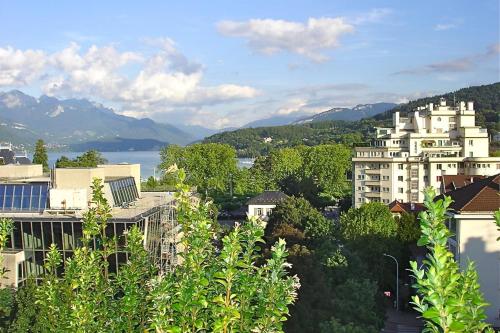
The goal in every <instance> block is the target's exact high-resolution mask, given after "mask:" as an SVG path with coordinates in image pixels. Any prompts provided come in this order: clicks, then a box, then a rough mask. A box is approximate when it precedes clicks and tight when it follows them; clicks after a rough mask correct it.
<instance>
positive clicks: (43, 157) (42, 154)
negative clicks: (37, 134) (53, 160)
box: [33, 139, 49, 172]
mask: <svg viewBox="0 0 500 333" xmlns="http://www.w3.org/2000/svg"><path fill="white" fill-rule="evenodd" d="M33 164H41V165H42V166H43V171H44V172H47V171H49V157H48V156H47V148H45V142H43V140H42V139H39V140H38V141H37V142H36V145H35V153H34V154H33Z"/></svg>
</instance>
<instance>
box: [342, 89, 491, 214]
mask: <svg viewBox="0 0 500 333" xmlns="http://www.w3.org/2000/svg"><path fill="white" fill-rule="evenodd" d="M392 122H393V124H392V127H390V128H377V129H376V131H377V132H376V138H375V139H374V140H373V142H372V143H371V146H370V147H356V148H355V152H354V157H353V158H352V162H353V163H352V167H353V172H352V174H353V179H352V184H353V205H354V206H355V207H359V206H361V205H362V204H363V203H367V202H382V203H386V204H389V203H391V202H392V201H394V200H398V201H401V202H423V199H424V198H423V193H422V190H423V189H424V188H425V187H428V186H433V187H434V188H436V189H437V190H439V189H440V188H441V181H442V176H444V175H469V176H476V175H486V176H487V175H492V174H495V173H498V172H499V170H500V158H499V157H490V156H489V138H488V132H487V130H486V129H484V128H480V127H479V126H476V124H475V111H474V104H473V102H468V103H467V105H466V103H465V102H460V103H459V105H458V106H449V105H447V104H446V101H445V100H444V99H441V100H440V103H439V105H434V104H433V103H430V104H428V105H426V106H425V107H419V108H417V109H416V110H414V111H413V112H410V113H409V114H408V115H407V117H402V116H401V115H400V113H399V112H398V111H396V112H394V113H393V117H392Z"/></svg>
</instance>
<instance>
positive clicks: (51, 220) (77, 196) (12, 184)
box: [0, 164, 177, 286]
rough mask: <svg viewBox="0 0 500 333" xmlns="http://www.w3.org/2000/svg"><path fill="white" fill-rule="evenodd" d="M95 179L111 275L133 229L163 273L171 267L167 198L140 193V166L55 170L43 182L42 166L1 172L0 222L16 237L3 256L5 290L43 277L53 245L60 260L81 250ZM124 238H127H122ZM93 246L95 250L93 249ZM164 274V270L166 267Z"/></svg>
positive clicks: (7, 168)
mask: <svg viewBox="0 0 500 333" xmlns="http://www.w3.org/2000/svg"><path fill="white" fill-rule="evenodd" d="M94 178H99V179H101V180H102V181H103V184H104V194H105V197H106V199H107V201H108V203H109V204H110V205H111V206H112V211H111V214H112V216H113V217H112V218H111V219H110V220H109V221H108V226H107V229H106V233H107V234H108V236H109V237H114V236H116V237H117V242H116V244H115V245H116V253H115V254H113V255H111V257H110V258H109V260H108V261H109V269H110V271H111V272H116V271H117V270H118V266H119V265H120V264H121V263H125V262H126V261H127V256H128V253H127V252H125V250H124V245H125V238H124V237H122V236H123V235H126V230H128V229H129V228H130V227H132V226H133V225H137V226H139V228H140V229H141V230H142V231H143V232H144V247H145V248H146V249H147V250H148V251H149V253H150V255H151V258H152V259H153V260H154V262H155V263H156V264H158V265H159V266H161V268H162V269H164V268H166V267H167V266H169V265H173V264H175V258H176V256H175V255H176V237H175V235H176V232H177V230H176V228H177V226H176V224H175V218H174V217H175V215H174V209H173V207H172V206H171V200H172V198H171V196H168V195H167V193H164V192H163V193H162V192H150V193H143V192H141V190H140V187H139V185H140V165H138V164H114V165H99V166H97V167H96V168H64V169H61V168H56V169H53V170H51V174H50V177H49V176H45V175H44V174H43V171H42V166H41V165H33V164H30V165H17V164H10V165H2V166H0V218H2V217H5V218H11V219H12V220H13V221H14V227H15V229H14V231H13V233H12V235H11V237H10V239H9V242H8V244H7V250H6V251H5V252H4V257H5V261H4V267H5V268H7V269H8V271H9V272H8V274H7V280H4V281H2V284H4V285H14V286H17V285H18V284H19V283H22V282H23V281H24V280H25V279H26V277H27V276H29V275H34V276H38V275H40V274H42V273H43V262H44V258H45V256H46V254H47V251H48V250H49V247H50V245H51V244H53V243H54V244H55V245H56V246H57V248H58V249H59V250H60V251H61V253H62V255H63V258H64V259H66V258H69V257H71V256H72V255H73V251H74V249H75V248H76V247H77V246H79V245H80V244H81V242H80V239H81V238H82V215H83V213H84V212H85V211H86V210H87V209H88V208H89V206H90V205H91V204H92V203H91V200H92V189H91V187H90V186H91V184H92V180H93V179H94ZM125 237H126V236H125ZM94 246H96V247H97V246H99V244H97V243H95V241H94ZM167 268H168V267H167Z"/></svg>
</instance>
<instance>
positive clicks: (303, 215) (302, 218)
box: [266, 197, 332, 239]
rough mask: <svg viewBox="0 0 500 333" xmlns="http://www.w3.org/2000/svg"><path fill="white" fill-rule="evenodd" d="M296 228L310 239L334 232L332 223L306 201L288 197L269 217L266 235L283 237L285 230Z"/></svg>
mask: <svg viewBox="0 0 500 333" xmlns="http://www.w3.org/2000/svg"><path fill="white" fill-rule="evenodd" d="M286 227H291V228H295V229H297V230H298V231H300V232H301V233H303V234H304V236H305V237H307V238H308V239H318V238H322V237H326V236H328V235H329V234H330V233H331V231H332V222H331V221H329V220H327V219H326V218H325V217H324V216H323V215H322V214H321V213H320V212H319V211H318V210H317V209H316V208H314V207H313V206H312V205H311V204H310V203H309V202H308V201H307V200H306V199H304V198H296V197H288V198H287V199H285V200H283V201H282V202H280V203H278V204H277V205H276V207H275V208H274V209H273V212H272V214H271V215H270V216H269V222H268V223H267V226H266V234H268V235H271V236H272V237H275V238H276V237H283V235H282V232H283V230H284V229H283V228H286Z"/></svg>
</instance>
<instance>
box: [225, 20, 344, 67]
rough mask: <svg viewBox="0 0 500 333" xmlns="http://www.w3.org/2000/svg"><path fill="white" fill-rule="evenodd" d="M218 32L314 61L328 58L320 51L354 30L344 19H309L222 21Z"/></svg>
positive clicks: (252, 45)
mask: <svg viewBox="0 0 500 333" xmlns="http://www.w3.org/2000/svg"><path fill="white" fill-rule="evenodd" d="M217 29H218V31H219V32H220V33H221V34H223V35H225V36H230V37H242V38H244V39H246V40H247V42H248V45H249V46H250V48H252V49H254V50H255V51H257V52H260V53H263V54H266V55H272V54H275V53H279V52H290V53H296V54H299V55H301V56H305V57H307V58H309V59H311V60H313V61H316V62H322V61H326V60H328V56H327V55H325V54H323V53H322V51H324V50H328V49H334V48H336V47H338V46H339V39H340V37H341V36H343V35H345V34H347V33H351V32H353V31H354V26H353V25H352V24H349V23H348V22H346V20H345V18H342V17H337V18H330V17H322V18H309V19H308V20H307V22H306V23H301V22H292V21H285V20H273V19H251V20H249V21H244V22H237V21H221V22H219V23H217Z"/></svg>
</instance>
